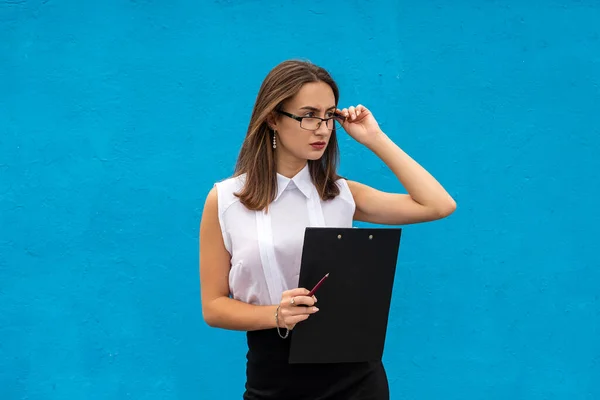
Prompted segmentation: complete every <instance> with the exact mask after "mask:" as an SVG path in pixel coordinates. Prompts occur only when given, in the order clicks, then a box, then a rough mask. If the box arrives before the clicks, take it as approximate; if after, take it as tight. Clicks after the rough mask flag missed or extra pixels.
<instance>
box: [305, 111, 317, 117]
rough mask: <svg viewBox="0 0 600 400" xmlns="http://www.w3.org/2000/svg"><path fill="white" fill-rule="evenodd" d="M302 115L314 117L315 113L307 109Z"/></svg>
mask: <svg viewBox="0 0 600 400" xmlns="http://www.w3.org/2000/svg"><path fill="white" fill-rule="evenodd" d="M304 116H305V117H314V116H315V113H314V112H312V111H309V112H307V113H305V114H304Z"/></svg>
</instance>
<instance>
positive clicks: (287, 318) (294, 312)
mask: <svg viewBox="0 0 600 400" xmlns="http://www.w3.org/2000/svg"><path fill="white" fill-rule="evenodd" d="M318 311H319V309H318V308H317V307H287V308H282V309H281V319H282V320H283V323H284V324H285V326H287V327H288V329H292V327H293V326H294V325H295V324H297V323H298V322H301V321H305V320H307V319H308V317H310V316H311V315H312V314H314V313H316V312H318Z"/></svg>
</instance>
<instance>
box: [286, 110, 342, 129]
mask: <svg viewBox="0 0 600 400" xmlns="http://www.w3.org/2000/svg"><path fill="white" fill-rule="evenodd" d="M276 111H277V112H278V113H279V114H283V115H285V116H286V117H290V118H291V119H295V120H296V121H299V122H300V128H302V129H304V130H307V131H316V130H318V129H319V128H320V127H321V124H323V122H325V127H327V129H328V130H329V131H333V130H334V129H335V120H336V118H339V119H341V120H345V118H344V117H343V116H342V115H339V114H336V116H335V117H329V118H321V117H299V116H297V115H294V114H290V113H289V112H286V111H283V110H276ZM305 118H311V119H320V120H321V121H320V122H319V125H317V127H316V128H315V129H308V128H305V127H303V126H302V121H303V120H304V119H305ZM330 119H332V120H333V127H331V128H329V127H328V126H327V121H329V120H330Z"/></svg>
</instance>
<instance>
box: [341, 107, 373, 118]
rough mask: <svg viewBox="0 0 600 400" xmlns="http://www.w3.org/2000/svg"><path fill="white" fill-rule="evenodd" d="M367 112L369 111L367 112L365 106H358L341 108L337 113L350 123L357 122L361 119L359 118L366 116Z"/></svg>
mask: <svg viewBox="0 0 600 400" xmlns="http://www.w3.org/2000/svg"><path fill="white" fill-rule="evenodd" d="M368 112H369V110H367V108H366V107H365V106H363V105H362V104H359V105H357V106H356V107H355V106H350V107H348V108H343V109H341V110H338V113H340V114H341V115H343V116H344V117H345V118H346V119H347V120H350V121H359V120H361V119H362V118H360V117H361V116H362V117H364V116H366V115H367V114H368Z"/></svg>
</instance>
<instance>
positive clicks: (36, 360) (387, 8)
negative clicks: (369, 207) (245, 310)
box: [0, 0, 600, 400]
mask: <svg viewBox="0 0 600 400" xmlns="http://www.w3.org/2000/svg"><path fill="white" fill-rule="evenodd" d="M305 4H306V3H305V2H301V1H293V2H286V3H285V4H279V3H272V2H267V1H264V0H263V1H258V0H256V1H250V0H240V1H235V0H220V1H211V2H193V1H177V2H175V1H169V2H166V1H165V2H153V1H142V0H139V1H114V0H113V1H103V2H83V1H73V0H71V1H57V0H50V1H48V0H45V1H42V0H31V1H27V0H2V1H0V398H1V399H3V400H4V399H7V400H12V399H35V400H38V399H39V400H42V399H44V400H47V399H52V400H54V399H86V400H87V399H90V400H93V399H102V400H105V399H129V398H130V399H161V400H165V399H178V400H179V399H181V400H184V399H233V398H240V395H241V392H242V390H243V388H242V385H243V382H244V361H245V358H244V357H245V337H244V334H243V333H239V332H226V331H222V330H217V329H210V328H208V327H207V326H206V325H204V323H203V321H202V318H201V309H200V302H199V283H198V281H199V280H198V238H197V236H198V223H199V219H200V216H201V210H202V206H203V201H204V198H205V195H206V193H207V192H208V190H209V189H210V187H211V185H212V184H213V182H214V181H216V180H219V179H222V178H224V177H226V176H228V175H229V174H230V173H231V172H232V168H233V165H234V161H235V157H236V155H237V151H238V149H239V145H240V143H241V141H242V138H243V136H244V134H245V130H246V127H247V123H248V119H249V116H250V112H251V108H252V105H253V101H254V99H255V95H256V93H257V91H258V88H259V85H260V82H261V80H262V79H263V78H264V76H265V74H266V73H267V72H268V70H269V69H270V68H272V67H273V66H274V65H275V64H277V63H278V62H280V61H282V60H284V59H287V58H296V57H301V58H308V59H310V60H312V61H314V62H316V63H318V64H322V65H323V66H325V67H326V68H328V69H329V70H330V71H331V73H332V74H333V76H334V77H335V78H336V79H337V80H338V83H339V85H340V87H341V92H342V99H341V101H342V105H349V104H357V103H362V104H365V105H367V106H368V107H370V108H371V109H372V111H373V112H374V113H375V116H376V117H377V118H378V120H379V121H380V123H381V125H382V127H383V128H384V130H385V131H386V132H387V133H388V134H389V135H390V136H391V137H393V139H394V140H396V142H397V143H398V144H399V145H400V146H401V147H403V148H404V149H405V150H406V151H407V152H409V154H411V155H412V156H414V157H415V158H416V159H417V160H418V161H419V162H421V163H422V164H423V165H424V166H425V167H426V168H428V169H429V170H430V171H431V172H432V173H433V174H434V175H435V176H436V177H437V178H438V179H439V180H440V181H441V182H442V183H443V184H444V185H445V186H446V187H447V188H448V190H449V191H450V192H451V194H452V195H453V196H454V197H455V198H456V200H457V202H458V210H457V211H456V213H455V214H454V215H452V216H451V217H450V218H449V219H447V220H444V221H440V222H435V223H430V224H424V225H418V226H411V227H407V229H406V230H405V232H404V236H403V243H402V249H401V254H400V262H399V269H398V273H397V280H396V286H395V292H394V299H393V306H392V310H391V317H390V318H391V320H390V325H389V328H390V329H389V336H388V342H387V348H386V356H385V362H386V365H387V368H388V375H389V379H390V385H391V391H392V398H393V399H441V398H443V399H447V400H453V399H456V400H458V399H461V400H464V399H466V400H470V399H498V400H500V399H502V400H505V399H528V400H538V399H569V400H583V399H586V400H592V399H598V398H600V384H599V383H598V382H599V381H600V339H599V337H600V311H599V310H600V301H599V292H600V290H599V289H598V288H599V286H600V283H599V282H600V273H599V269H598V267H599V264H600V262H599V261H598V226H599V222H600V221H599V213H598V199H597V197H598V195H599V194H600V185H598V179H597V173H598V172H599V171H600V165H599V162H598V158H597V157H598V156H597V155H598V152H599V150H600V146H599V145H600V139H599V138H600V119H599V117H598V116H599V114H600V112H599V110H600V86H599V85H600V39H599V28H598V27H599V26H600V6H599V5H598V2H596V1H593V0H587V1H586V0H581V1H574V0H573V1H567V0H561V1H559V0H551V1H538V0H536V1H517V0H512V1H504V2H501V1H441V0H439V1H426V2H409V1H400V2H393V1H386V2H371V1H329V2H325V1H320V2H311V5H310V6H307V5H305ZM341 149H342V157H343V158H342V167H341V172H342V173H343V174H344V175H346V176H348V177H350V178H352V179H356V180H360V181H363V182H366V183H369V184H371V185H374V186H376V187H378V188H381V189H385V190H397V189H398V184H397V183H396V181H395V179H394V177H393V176H392V174H391V173H390V172H389V171H388V170H387V169H386V168H385V167H384V166H383V165H382V163H381V162H380V161H379V160H378V159H376V157H374V156H373V155H372V154H370V153H369V152H368V151H367V150H365V149H363V148H361V146H360V145H358V144H357V143H354V142H353V141H352V140H350V139H349V138H348V137H346V136H342V139H341ZM357 317H360V316H357Z"/></svg>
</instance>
